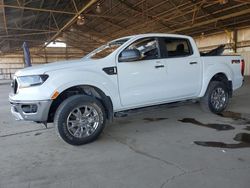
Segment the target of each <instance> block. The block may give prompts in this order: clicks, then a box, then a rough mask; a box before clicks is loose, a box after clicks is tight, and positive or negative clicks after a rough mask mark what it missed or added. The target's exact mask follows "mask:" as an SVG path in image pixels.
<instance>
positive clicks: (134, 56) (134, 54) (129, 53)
mask: <svg viewBox="0 0 250 188" xmlns="http://www.w3.org/2000/svg"><path fill="white" fill-rule="evenodd" d="M140 59H141V53H140V51H139V50H137V49H127V50H124V51H122V53H120V55H119V61H120V62H130V61H137V60H140Z"/></svg>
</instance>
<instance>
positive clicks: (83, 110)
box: [54, 95, 106, 145]
mask: <svg viewBox="0 0 250 188" xmlns="http://www.w3.org/2000/svg"><path fill="white" fill-rule="evenodd" d="M105 117H106V116H105V111H104V108H103V106H102V104H101V103H100V102H99V101H98V100H97V99H95V98H92V97H89V96H82V95H76V96H72V97H69V98H68V99H66V100H65V101H64V102H63V103H62V104H61V105H60V106H59V107H58V109H57V111H56V115H55V120H54V123H55V128H56V131H57V133H58V135H59V136H60V137H61V138H62V139H63V140H64V141H65V142H67V143H69V144H71V145H82V144H86V143H89V142H92V141H94V140H96V139H97V138H98V136H99V135H100V134H101V132H102V130H103V128H104V126H105V122H106V121H105V120H106V118H105Z"/></svg>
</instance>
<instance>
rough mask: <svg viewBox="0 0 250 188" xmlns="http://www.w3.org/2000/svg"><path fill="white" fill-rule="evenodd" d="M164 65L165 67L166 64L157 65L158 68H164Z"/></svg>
mask: <svg viewBox="0 0 250 188" xmlns="http://www.w3.org/2000/svg"><path fill="white" fill-rule="evenodd" d="M163 67H164V65H155V68H156V69H159V68H163Z"/></svg>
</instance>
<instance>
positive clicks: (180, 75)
mask: <svg viewBox="0 0 250 188" xmlns="http://www.w3.org/2000/svg"><path fill="white" fill-rule="evenodd" d="M160 46H161V52H162V54H163V56H164V59H162V60H161V61H162V62H163V63H164V64H165V66H166V71H167V79H166V80H165V84H164V87H167V91H166V96H167V99H168V100H177V99H182V98H190V97H195V96H197V95H198V93H199V91H200V88H201V84H202V82H201V81H202V79H201V78H202V62H201V58H200V56H199V55H198V54H195V53H194V51H193V49H192V46H191V43H190V41H189V39H187V38H173V37H161V38H160Z"/></svg>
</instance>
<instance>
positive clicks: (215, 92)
mask: <svg viewBox="0 0 250 188" xmlns="http://www.w3.org/2000/svg"><path fill="white" fill-rule="evenodd" d="M243 73H244V60H243V59H242V58H241V57H240V56H224V55H218V53H214V52H213V53H200V52H199V51H198V48H197V46H196V44H195V41H194V40H193V39H192V38H191V37H189V36H184V35H174V34H154V33H153V34H142V35H134V36H128V37H123V38H120V39H116V40H113V41H111V42H108V43H107V44H105V45H103V46H101V47H99V48H98V49H96V50H94V51H93V52H91V53H89V54H88V55H86V56H85V57H83V58H81V59H77V60H71V61H63V62H56V63H50V64H44V65H37V66H34V67H28V68H24V69H22V70H19V71H17V72H16V73H15V75H14V80H13V83H12V87H13V91H12V92H11V93H10V95H9V101H10V103H11V112H12V114H13V115H14V116H15V117H16V119H18V120H26V121H34V122H39V123H44V124H46V123H51V122H54V124H55V129H56V131H57V133H58V135H59V136H60V137H61V138H62V139H63V140H64V141H66V142H67V143H69V144H72V145H82V144H86V143H89V142H91V141H94V140H96V139H97V138H98V136H99V135H100V134H101V132H102V131H103V129H104V127H105V124H106V121H107V120H112V119H113V116H114V114H115V113H117V112H122V111H125V110H131V109H136V108H141V107H147V106H153V105H159V104H165V103H171V102H178V101H185V100H199V101H200V104H201V106H202V108H203V109H205V110H207V111H211V112H212V113H215V114H218V113H221V112H222V111H223V110H225V108H226V107H227V106H228V103H229V98H230V97H232V94H233V91H234V90H236V89H238V88H240V87H241V86H242V83H243Z"/></svg>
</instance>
